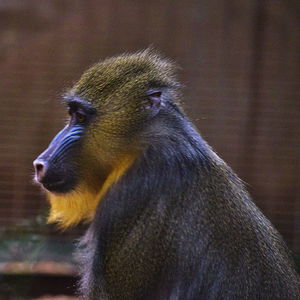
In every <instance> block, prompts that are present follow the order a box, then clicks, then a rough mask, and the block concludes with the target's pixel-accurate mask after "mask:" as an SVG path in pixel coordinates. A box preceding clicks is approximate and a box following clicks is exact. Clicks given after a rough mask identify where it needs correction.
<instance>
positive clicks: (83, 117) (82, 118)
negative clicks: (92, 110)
mask: <svg viewBox="0 0 300 300" xmlns="http://www.w3.org/2000/svg"><path fill="white" fill-rule="evenodd" d="M75 117H76V121H77V122H79V123H84V122H85V120H86V115H84V114H83V113H81V112H79V111H76V112H75Z"/></svg>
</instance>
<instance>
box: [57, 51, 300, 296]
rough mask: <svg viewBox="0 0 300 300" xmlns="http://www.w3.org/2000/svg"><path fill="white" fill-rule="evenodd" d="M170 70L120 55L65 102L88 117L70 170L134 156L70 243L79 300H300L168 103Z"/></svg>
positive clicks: (278, 252)
mask: <svg viewBox="0 0 300 300" xmlns="http://www.w3.org/2000/svg"><path fill="white" fill-rule="evenodd" d="M174 69H175V68H174V66H173V65H172V63H170V62H169V61H166V60H163V59H161V58H159V57H158V56H157V55H156V54H153V53H151V51H150V52H149V51H146V52H141V53H137V54H133V55H123V56H120V57H115V58H111V59H109V60H105V61H104V62H102V63H99V64H96V65H95V66H94V67H92V68H91V69H89V70H88V71H87V72H86V73H85V74H84V75H83V77H82V78H81V79H80V80H79V82H78V83H77V84H76V85H75V87H74V88H73V89H71V91H70V93H69V94H68V98H74V97H75V98H79V99H81V101H85V102H87V103H88V104H89V105H91V106H92V107H93V108H94V109H95V110H96V112H97V116H96V117H95V119H93V121H91V122H90V123H89V124H88V125H87V126H86V129H85V134H84V136H83V137H82V139H83V141H82V144H81V146H80V149H81V150H80V151H81V152H80V151H79V153H82V154H81V155H80V154H77V156H76V159H77V160H78V161H79V162H80V161H84V160H88V157H93V162H94V164H95V165H94V167H93V168H94V170H98V172H100V173H101V172H102V173H101V174H102V176H99V177H101V178H102V177H103V176H104V175H103V174H108V175H105V176H109V173H110V172H112V171H113V170H114V166H115V165H116V164H117V161H119V160H120V159H122V157H123V156H124V155H125V156H128V155H129V156H131V157H134V159H133V161H132V163H131V164H130V165H128V168H126V170H125V169H124V172H123V173H122V174H121V176H119V177H116V178H115V179H114V180H113V181H112V182H110V183H111V184H110V185H109V187H108V188H107V190H105V193H103V194H101V199H97V201H100V200H101V201H100V202H99V204H98V207H97V211H96V212H95V215H94V217H93V220H92V222H91V225H90V228H89V230H88V232H87V233H86V235H85V237H84V238H83V239H82V241H81V243H80V245H79V252H78V253H79V254H78V256H79V257H80V261H81V273H82V280H81V287H80V291H81V292H82V294H83V295H84V297H85V298H86V299H89V300H96V299H97V300H99V299H111V300H126V299H128V300H129V299H130V300H131V299H132V300H138V299H141V300H142V299H146V300H147V299H149V300H150V299H161V300H163V299H164V300H167V299H169V300H176V299H178V300H196V299H197V300H198V299H228V300H229V299H230V300H234V299H249V300H250V299H251V300H252V299H262V300H268V299H269V300H275V299H278V300H279V299H280V300H283V299H290V300H292V299H295V300H296V299H300V291H299V278H298V275H297V274H296V272H295V270H294V266H293V263H292V261H291V258H290V255H289V251H288V249H287V248H286V246H285V244H284V242H283V241H282V238H281V237H280V235H279V234H278V232H277V231H276V230H275V229H274V228H273V226H272V225H271V224H270V222H269V221H268V220H267V219H266V218H265V217H264V216H263V214H262V213H261V212H260V211H259V209H258V208H257V207H256V206H255V205H254V204H253V202H252V201H251V199H250V197H249V195H248V193H247V192H246V190H245V188H244V186H243V184H242V182H241V181H240V180H239V178H238V177H237V176H236V175H235V174H234V173H233V171H232V170H231V169H230V168H229V167H228V166H227V165H226V164H225V163H224V162H223V161H222V160H221V159H220V158H219V157H218V156H217V155H216V154H215V153H214V152H213V151H212V149H211V148H210V147H209V146H208V145H207V144H206V142H205V141H204V140H203V139H202V138H201V136H200V135H199V133H198V132H197V130H196V129H195V128H194V126H193V124H192V123H191V122H190V121H189V120H188V118H187V117H186V116H185V114H184V113H183V111H182V109H181V108H180V106H179V105H178V102H179V99H180V94H179V93H178V87H179V84H178V83H177V81H176V78H175V76H174ZM94 157H95V158H94ZM97 157H98V160H97ZM102 164H104V165H105V170H106V171H105V172H104V171H103V170H102V169H103V168H102ZM82 168H83V169H84V168H85V166H84V164H82ZM101 170H102V171H101ZM110 170H111V171H110ZM93 172H94V171H93ZM83 173H84V174H88V173H89V170H85V171H84V172H83ZM101 185H103V181H101V182H100V181H99V189H100V188H101ZM73 189H75V190H76V186H74V187H73ZM61 200H63V199H61ZM57 221H59V220H57Z"/></svg>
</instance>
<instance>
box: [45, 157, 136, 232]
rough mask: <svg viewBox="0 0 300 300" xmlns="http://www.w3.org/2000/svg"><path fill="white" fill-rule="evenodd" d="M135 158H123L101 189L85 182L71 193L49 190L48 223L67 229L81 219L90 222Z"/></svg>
mask: <svg viewBox="0 0 300 300" xmlns="http://www.w3.org/2000/svg"><path fill="white" fill-rule="evenodd" d="M134 159H135V157H126V158H124V159H123V160H121V163H119V164H118V165H117V166H116V167H114V168H113V170H112V171H111V173H110V174H109V175H108V176H107V178H106V180H105V181H104V183H103V184H102V185H101V186H100V187H99V190H96V189H93V188H91V187H90V186H88V184H87V183H83V184H79V185H78V187H77V188H76V190H74V191H72V192H70V193H66V194H54V193H50V192H48V198H49V201H50V206H51V207H50V214H49V217H48V223H57V224H58V225H59V226H60V227H61V228H62V229H65V228H67V227H70V226H73V225H76V224H78V223H79V222H81V221H86V222H90V221H91V220H92V219H93V217H94V215H95V213H96V208H97V206H98V204H99V202H100V200H101V199H102V197H103V196H104V195H105V194H106V192H107V191H108V189H109V188H110V187H111V186H112V185H113V184H114V183H115V182H117V181H118V180H119V178H120V177H121V176H122V175H123V174H124V172H125V171H126V170H127V169H128V168H129V167H130V166H131V165H132V163H133V162H134Z"/></svg>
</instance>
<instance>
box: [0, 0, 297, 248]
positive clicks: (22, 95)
mask: <svg viewBox="0 0 300 300" xmlns="http://www.w3.org/2000/svg"><path fill="white" fill-rule="evenodd" d="M299 11H300V6H299V2H298V1H292V0H291V1H284V0H281V1H279V0H276V1H274V0H269V1H267V0H265V1H264V0H248V1H239V0H234V1H225V0H219V1H217V0H195V1H182V0H178V1H177V0H176V1H174V0H152V1H134V0H127V1H121V0H120V1H110V0H100V1H99V0H98V1H97V0H94V1H93V0H86V1H79V0H77V1H76V0H73V1H68V0H60V1H59V0H57V1H53V0H51V1H50V0H45V1H38V0H36V1H33V0H32V1H17V0H11V1H1V3H0V51H1V52H0V101H1V114H0V224H1V225H5V226H8V225H9V224H12V223H17V222H20V221H21V220H22V219H24V218H33V217H35V216H36V215H37V214H39V213H41V212H42V211H44V210H45V209H46V207H47V204H46V201H45V199H44V197H43V196H42V195H41V193H40V191H39V189H38V188H36V187H34V186H32V184H31V174H32V171H33V170H32V160H33V159H34V157H35V156H36V155H37V154H38V153H39V152H41V151H42V150H43V149H44V148H45V147H46V145H47V144H48V142H49V140H50V138H51V137H52V136H53V135H54V134H55V132H56V131H57V130H58V128H59V127H60V126H61V125H62V124H63V122H64V121H63V119H64V117H65V114H64V112H63V110H62V109H61V107H60V105H59V102H58V101H57V100H58V99H59V98H60V94H61V93H62V92H63V91H65V90H66V89H67V88H68V87H70V86H71V84H72V82H74V81H75V80H76V79H77V78H78V77H79V76H80V74H81V72H82V71H83V70H84V69H85V68H87V67H88V66H89V65H91V64H92V63H94V62H97V61H98V60H99V59H102V58H104V57H106V56H111V55H115V54H118V53H122V52H127V51H136V50H139V49H143V48H146V47H148V46H149V45H154V46H155V47H156V48H157V49H158V50H160V51H161V52H162V53H163V54H164V55H166V56H168V57H171V58H173V59H174V60H176V61H177V62H178V64H179V65H180V66H181V67H182V71H181V72H180V77H181V80H182V82H183V83H184V84H185V86H186V88H185V91H184V94H185V101H186V110H187V112H188V113H189V115H190V117H191V118H192V119H193V120H194V121H195V123H196V124H197V126H198V128H199V129H200V131H201V133H202V135H203V136H204V137H205V138H206V139H207V141H208V142H209V143H210V144H211V145H212V146H213V147H214V149H215V150H216V151H217V152H218V153H219V154H220V156H222V157H223V158H224V159H225V160H226V161H227V162H228V163H229V164H230V165H231V166H232V167H233V169H235V170H236V172H237V173H238V174H239V175H240V176H241V177H242V178H243V179H244V180H245V181H246V182H247V183H248V184H249V186H248V188H249V190H250V191H251V193H252V195H253V197H254V199H255V202H256V203H257V205H258V206H259V207H260V208H261V209H262V210H263V211H264V213H265V214H266V215H267V216H268V217H269V218H270V219H271V220H272V222H273V223H274V224H275V225H276V227H277V228H278V229H279V231H280V232H281V233H282V234H283V235H284V237H285V239H286V240H287V242H288V244H289V245H290V246H291V247H292V248H293V249H294V250H298V251H299V250H300V199H299V197H300V186H299V173H300V135H299V131H300V102H299V100H300V99H299V73H300V71H299V49H300V40H299V33H300V25H299V22H300V21H299Z"/></svg>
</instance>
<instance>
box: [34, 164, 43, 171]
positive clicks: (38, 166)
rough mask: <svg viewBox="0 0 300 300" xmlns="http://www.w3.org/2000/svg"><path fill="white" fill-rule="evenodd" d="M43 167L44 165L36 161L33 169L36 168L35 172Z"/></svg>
mask: <svg viewBox="0 0 300 300" xmlns="http://www.w3.org/2000/svg"><path fill="white" fill-rule="evenodd" d="M43 168H44V165H43V164H41V163H37V164H36V165H35V169H36V171H37V172H41V171H42V170H43Z"/></svg>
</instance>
